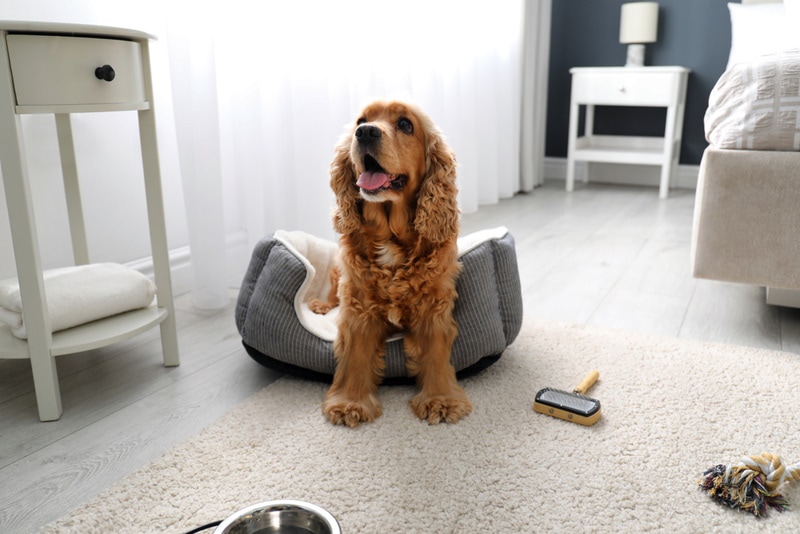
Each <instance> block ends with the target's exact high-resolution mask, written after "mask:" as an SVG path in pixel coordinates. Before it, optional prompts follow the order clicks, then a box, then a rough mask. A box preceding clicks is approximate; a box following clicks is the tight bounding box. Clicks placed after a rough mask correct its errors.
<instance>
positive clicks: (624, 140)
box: [567, 67, 690, 198]
mask: <svg viewBox="0 0 800 534" xmlns="http://www.w3.org/2000/svg"><path fill="white" fill-rule="evenodd" d="M689 72H690V71H689V69H687V68H684V67H576V68H572V69H570V73H571V74H572V92H571V97H570V113H569V144H568V149H567V150H568V155H567V191H572V190H573V188H574V185H575V162H576V161H596V162H604V163H634V164H644V165H661V182H660V187H659V192H658V196H659V197H660V198H667V195H668V194H669V186H670V182H671V181H672V174H673V171H674V170H675V169H676V168H677V165H678V158H679V156H680V148H681V135H682V130H683V113H684V108H685V107H686V83H687V81H688V79H689ZM582 105H585V106H586V123H585V128H584V129H585V132H584V135H583V136H582V137H578V113H579V110H580V106H582ZM595 105H605V106H647V107H665V108H667V119H666V125H665V127H664V137H635V136H621V135H594V131H593V129H594V106H595Z"/></svg>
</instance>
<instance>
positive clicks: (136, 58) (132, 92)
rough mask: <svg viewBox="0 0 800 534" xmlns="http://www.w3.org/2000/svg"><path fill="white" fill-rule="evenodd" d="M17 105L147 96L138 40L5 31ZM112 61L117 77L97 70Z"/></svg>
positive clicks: (123, 100) (122, 100) (136, 99)
mask: <svg viewBox="0 0 800 534" xmlns="http://www.w3.org/2000/svg"><path fill="white" fill-rule="evenodd" d="M6 42H7V43H8V53H9V59H10V63H11V74H12V76H13V78H14V91H15V93H16V98H17V105H18V106H52V105H87V104H122V103H132V102H144V100H145V92H144V78H143V75H142V53H141V49H140V47H139V44H138V43H136V42H134V41H126V40H121V39H104V38H94V37H68V36H55V35H25V34H10V35H8V36H7V37H6ZM104 65H110V66H111V67H112V68H113V70H114V79H113V80H112V81H105V80H102V79H99V78H98V77H97V76H96V75H95V70H96V69H97V68H98V67H103V66H104Z"/></svg>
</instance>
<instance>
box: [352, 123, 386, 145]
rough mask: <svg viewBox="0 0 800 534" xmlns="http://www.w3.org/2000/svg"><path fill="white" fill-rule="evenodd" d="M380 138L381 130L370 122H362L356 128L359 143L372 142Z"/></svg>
mask: <svg viewBox="0 0 800 534" xmlns="http://www.w3.org/2000/svg"><path fill="white" fill-rule="evenodd" d="M380 138H381V130H380V128H378V127H377V126H373V125H372V124H362V125H361V126H359V127H358V128H356V139H358V142H359V143H364V144H366V143H373V142H375V141H377V140H378V139H380Z"/></svg>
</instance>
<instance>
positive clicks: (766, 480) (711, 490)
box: [698, 452, 800, 517]
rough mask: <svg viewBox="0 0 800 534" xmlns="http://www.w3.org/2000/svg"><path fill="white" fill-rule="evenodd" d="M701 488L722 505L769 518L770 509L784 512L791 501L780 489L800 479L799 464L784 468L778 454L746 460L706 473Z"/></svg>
mask: <svg viewBox="0 0 800 534" xmlns="http://www.w3.org/2000/svg"><path fill="white" fill-rule="evenodd" d="M703 477H704V478H703V479H702V480H699V481H698V483H699V484H700V489H702V490H703V491H706V492H708V494H709V495H710V496H711V498H713V499H714V500H716V501H717V502H719V503H721V504H726V505H728V506H730V507H731V508H737V509H740V510H744V511H746V512H751V513H752V514H753V515H755V516H756V517H766V515H767V512H768V511H769V508H774V509H775V510H778V511H779V512H783V511H784V510H786V509H787V508H788V502H787V501H786V499H784V498H783V497H782V496H781V494H780V493H778V489H780V487H781V486H782V485H783V484H784V482H791V481H792V480H800V463H797V464H794V465H791V466H785V465H783V462H782V461H781V457H780V456H778V455H777V454H770V453H767V452H765V453H763V454H761V455H759V456H750V457H747V458H743V459H742V462H741V463H738V464H735V465H731V466H725V465H722V464H720V465H716V466H714V467H712V468H710V469H708V470H706V471H705V472H704V473H703Z"/></svg>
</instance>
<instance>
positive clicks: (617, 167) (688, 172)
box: [544, 157, 700, 189]
mask: <svg viewBox="0 0 800 534" xmlns="http://www.w3.org/2000/svg"><path fill="white" fill-rule="evenodd" d="M590 169H591V173H592V175H591V178H592V181H593V182H602V183H610V184H624V185H647V186H654V187H658V183H659V180H660V173H661V168H660V167H658V166H655V165H624V164H619V163H591V164H589V163H587V162H582V161H579V162H577V163H576V164H575V181H576V182H586V176H587V173H588V172H590ZM699 171H700V166H699V165H686V164H681V165H678V172H677V173H676V176H675V179H674V183H673V184H671V185H670V187H674V188H678V189H696V188H697V174H698V172H699ZM544 177H545V178H552V179H556V180H566V179H567V158H556V157H546V158H545V159H544Z"/></svg>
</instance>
